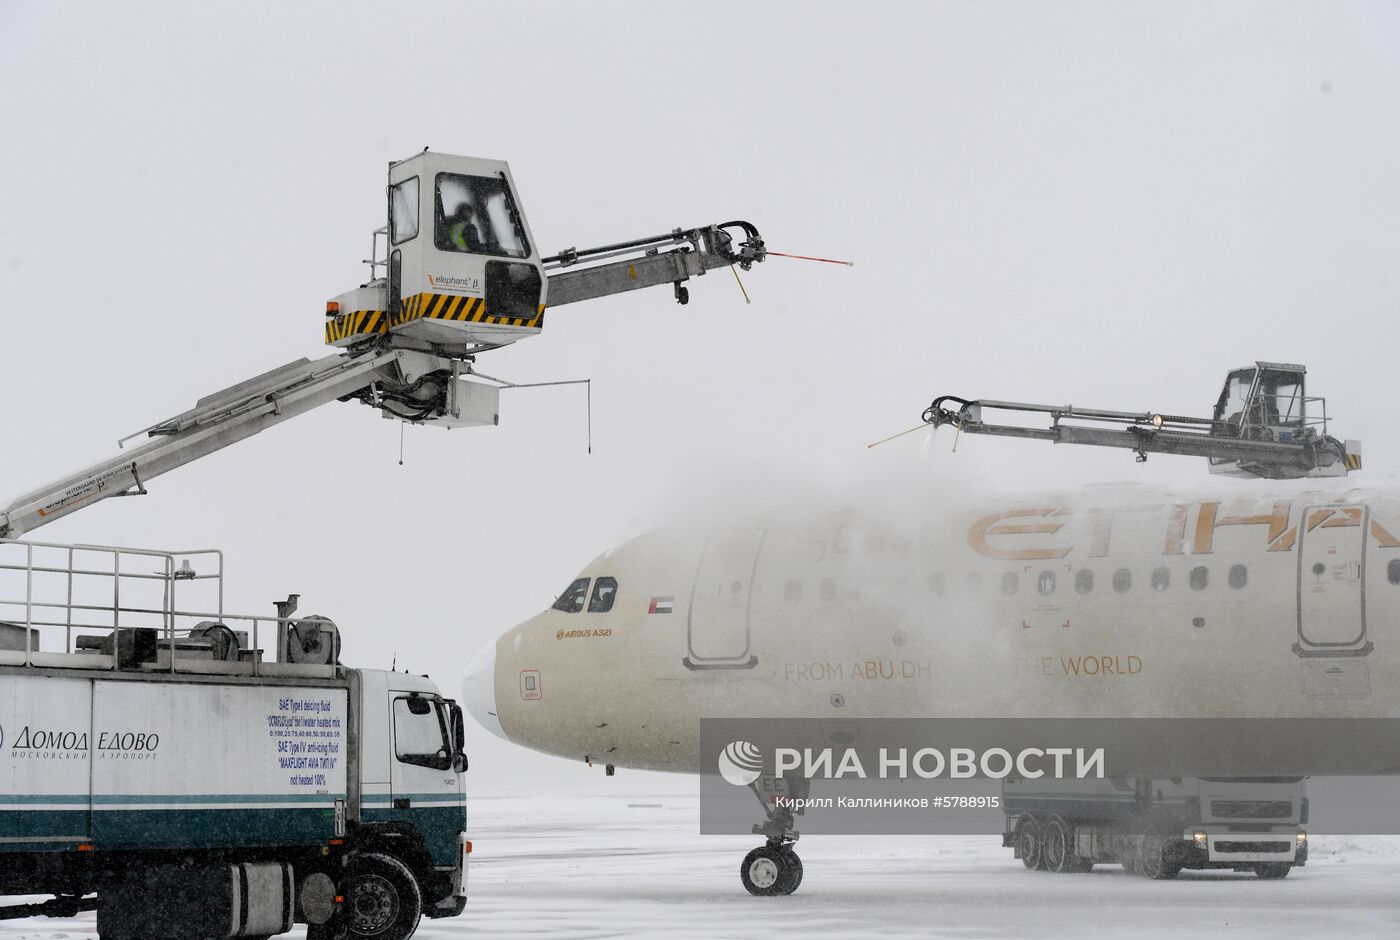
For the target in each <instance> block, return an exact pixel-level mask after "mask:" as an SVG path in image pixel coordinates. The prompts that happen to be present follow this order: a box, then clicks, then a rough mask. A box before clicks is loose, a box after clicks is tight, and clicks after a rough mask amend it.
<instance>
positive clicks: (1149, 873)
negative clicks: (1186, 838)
mask: <svg viewBox="0 0 1400 940" xmlns="http://www.w3.org/2000/svg"><path fill="white" fill-rule="evenodd" d="M1137 868H1138V871H1140V872H1142V873H1143V875H1144V876H1146V877H1148V878H1151V879H1153V880H1154V881H1167V880H1169V879H1171V878H1175V877H1176V876H1177V875H1179V874H1181V858H1180V857H1179V856H1178V853H1177V851H1176V847H1175V846H1174V845H1173V844H1172V840H1170V839H1168V838H1167V837H1166V836H1165V835H1163V834H1162V832H1161V831H1160V830H1158V829H1156V828H1153V829H1150V830H1148V832H1147V834H1146V835H1144V836H1143V837H1142V840H1141V841H1140V842H1139V843H1138V857H1137Z"/></svg>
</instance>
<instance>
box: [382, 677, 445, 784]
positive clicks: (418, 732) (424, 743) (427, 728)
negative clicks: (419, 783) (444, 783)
mask: <svg viewBox="0 0 1400 940" xmlns="http://www.w3.org/2000/svg"><path fill="white" fill-rule="evenodd" d="M394 754H395V756H397V757H398V759H399V760H401V761H403V762H404V763H405V764H418V765H420V766H423V767H433V768H436V769H439V770H445V769H446V768H448V767H451V766H452V748H451V746H450V745H449V743H448V740H447V725H446V723H445V722H444V721H443V718H442V711H441V709H439V708H438V707H437V706H436V704H435V703H434V702H433V701H432V700H431V699H429V698H425V697H424V696H421V695H415V696H409V697H406V698H397V699H394Z"/></svg>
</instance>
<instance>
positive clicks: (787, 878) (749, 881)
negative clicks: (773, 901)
mask: <svg viewBox="0 0 1400 940" xmlns="http://www.w3.org/2000/svg"><path fill="white" fill-rule="evenodd" d="M794 861H796V862H797V865H796V866H794V865H793V862H794ZM801 864H802V862H801V860H799V859H798V858H797V853H795V852H793V851H792V850H791V849H781V848H774V847H773V846H771V845H760V846H759V847H758V848H756V849H754V850H753V851H752V852H750V853H749V854H748V855H745V856H744V862H743V864H742V865H740V866H739V880H740V881H742V882H743V883H744V889H745V890H746V891H748V892H749V894H754V895H758V896H759V897H777V896H779V895H784V894H792V892H793V891H795V890H797V885H798V883H799V882H801V880H802V875H801V868H800V866H801ZM794 867H796V868H797V871H798V874H797V875H795V876H794V875H793V873H792V872H793V869H794Z"/></svg>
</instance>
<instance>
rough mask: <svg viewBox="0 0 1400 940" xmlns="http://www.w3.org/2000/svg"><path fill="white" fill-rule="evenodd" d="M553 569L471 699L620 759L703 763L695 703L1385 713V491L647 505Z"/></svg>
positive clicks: (1394, 582)
mask: <svg viewBox="0 0 1400 940" xmlns="http://www.w3.org/2000/svg"><path fill="white" fill-rule="evenodd" d="M583 582H586V583H583ZM571 591H572V592H571V593H570V592H566V594H565V595H564V596H563V597H561V598H560V601H559V602H557V603H556V605H555V607H554V608H551V609H549V610H546V611H544V612H543V613H541V614H539V615H537V616H536V617H534V618H532V619H530V620H529V621H527V622H525V623H523V624H521V625H519V626H517V627H515V628H513V629H511V630H509V631H507V632H506V633H505V634H503V635H502V636H501V637H500V638H499V640H498V641H497V642H496V644H495V646H494V648H493V650H491V651H489V655H486V656H485V657H484V658H483V659H482V660H480V661H479V662H478V664H477V667H476V670H477V673H478V675H477V676H476V678H474V679H472V682H475V683H477V685H478V686H479V685H481V684H482V683H481V680H482V679H488V677H489V684H491V685H492V686H493V688H494V694H493V696H492V698H493V699H494V701H490V702H489V703H486V704H481V705H479V706H478V707H477V708H475V709H474V712H475V713H476V714H477V716H478V718H479V719H481V720H482V721H483V722H484V723H486V724H488V726H492V725H493V723H494V729H495V730H498V731H499V732H500V733H502V734H503V736H505V737H507V738H509V739H510V740H512V741H516V742H518V743H521V744H525V745H527V746H529V747H532V748H535V749H537V750H541V751H545V752H548V753H551V754H558V755H560V756H564V757H570V758H574V759H583V758H585V757H586V758H589V759H591V760H593V761H597V762H606V763H609V764H614V765H617V766H622V767H636V768H645V769H656V770H672V771H685V772H697V771H698V770H699V766H698V763H699V741H698V737H699V719H701V718H706V717H745V718H761V717H822V716H831V717H833V718H869V717H920V716H939V717H984V716H985V717H993V716H996V717H1021V716H1055V717H1187V718H1204V717H1239V718H1247V717H1347V718H1351V717H1393V716H1396V715H1398V714H1400V682H1397V677H1400V494H1393V493H1388V492H1363V491H1354V490H1353V491H1345V492H1343V491H1339V490H1338V491H1319V490H1311V491H1309V490H1304V489H1298V488H1282V489H1281V488H1279V487H1278V486H1272V487H1270V486H1262V485H1261V486H1259V487H1250V488H1248V489H1238V490H1236V491H1235V495H1230V494H1228V493H1226V494H1222V495H1219V496H1207V495H1201V494H1182V493H1173V492H1163V491H1152V490H1147V489H1143V488H1140V487H1124V488H1108V489H1103V490H1098V491H1095V490H1086V491H1084V492H1080V493H1073V494H1067V495H1060V496H1045V497H1028V498H1016V499H1007V500H1005V501H1004V502H1002V503H992V504H989V505H985V506H982V507H980V508H964V507H961V506H953V507H950V508H948V509H946V510H945V511H941V512H939V513H937V514H936V515H933V516H931V517H928V518H919V519H916V520H903V521H900V522H896V523H893V524H889V523H884V524H863V523H859V522H856V521H853V519H847V520H846V521H842V522H836V523H827V522H825V521H810V522H809V521H799V522H797V523H795V524H793V523H791V522H789V523H784V524H768V525H753V526H729V527H724V528H720V529H714V530H711V531H704V532H702V531H692V530H683V529H676V530H661V531H657V532H654V533H651V534H648V535H644V536H641V537H639V538H636V539H633V540H632V541H629V542H627V543H626V544H624V545H622V546H621V547H619V548H616V549H614V550H612V551H610V552H608V553H606V554H604V555H602V556H600V557H599V558H597V559H595V560H594V561H593V562H591V563H590V564H589V565H588V566H587V567H586V568H585V569H584V570H583V571H582V572H581V573H580V575H579V581H578V582H575V584H574V585H573V586H571ZM574 608H578V609H574ZM590 608H592V609H590ZM482 672H485V673H487V674H488V675H481V673H482ZM470 684H471V683H470V682H469V685H470ZM475 694H476V696H478V701H481V700H480V698H479V696H480V694H481V693H480V691H479V689H478V691H477V692H476V693H475ZM472 695H473V693H472V692H471V691H470V689H469V691H468V696H469V700H470V697H471V696H472Z"/></svg>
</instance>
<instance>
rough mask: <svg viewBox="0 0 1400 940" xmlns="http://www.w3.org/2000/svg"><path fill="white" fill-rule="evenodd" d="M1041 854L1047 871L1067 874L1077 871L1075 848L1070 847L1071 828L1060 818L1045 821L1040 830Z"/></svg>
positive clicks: (1055, 817)
mask: <svg viewBox="0 0 1400 940" xmlns="http://www.w3.org/2000/svg"><path fill="white" fill-rule="evenodd" d="M1040 843H1041V846H1042V849H1041V854H1042V857H1043V864H1044V867H1045V870H1046V871H1053V872H1055V873H1056V874H1061V875H1063V874H1066V873H1068V872H1072V871H1074V870H1075V861H1076V860H1075V857H1074V851H1073V846H1071V845H1070V835H1069V827H1068V826H1066V825H1065V821H1064V820H1063V819H1061V818H1060V817H1059V816H1051V817H1050V818H1049V819H1047V820H1045V824H1044V825H1043V826H1042V827H1041V830H1040Z"/></svg>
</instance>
